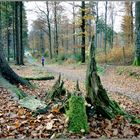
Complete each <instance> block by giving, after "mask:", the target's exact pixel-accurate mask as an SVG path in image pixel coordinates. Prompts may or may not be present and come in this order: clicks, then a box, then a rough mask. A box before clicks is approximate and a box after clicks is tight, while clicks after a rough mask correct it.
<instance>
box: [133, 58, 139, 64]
mask: <svg viewBox="0 0 140 140" xmlns="http://www.w3.org/2000/svg"><path fill="white" fill-rule="evenodd" d="M133 65H134V66H140V58H137V57H135V59H134V62H133Z"/></svg>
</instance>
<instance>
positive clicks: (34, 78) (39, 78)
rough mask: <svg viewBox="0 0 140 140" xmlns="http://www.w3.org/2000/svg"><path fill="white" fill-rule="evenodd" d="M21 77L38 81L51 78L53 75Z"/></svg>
mask: <svg viewBox="0 0 140 140" xmlns="http://www.w3.org/2000/svg"><path fill="white" fill-rule="evenodd" d="M23 78H24V79H26V80H38V81H41V80H53V79H54V76H48V77H23Z"/></svg>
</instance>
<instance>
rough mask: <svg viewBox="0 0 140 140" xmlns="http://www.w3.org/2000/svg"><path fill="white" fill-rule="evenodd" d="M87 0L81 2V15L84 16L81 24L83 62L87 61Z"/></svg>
mask: <svg viewBox="0 0 140 140" xmlns="http://www.w3.org/2000/svg"><path fill="white" fill-rule="evenodd" d="M85 8H86V7H85V1H82V4H81V11H82V12H81V17H82V24H81V30H82V44H81V46H82V47H81V62H82V63H85V43H86V42H85V41H86V38H85V24H86V23H85Z"/></svg>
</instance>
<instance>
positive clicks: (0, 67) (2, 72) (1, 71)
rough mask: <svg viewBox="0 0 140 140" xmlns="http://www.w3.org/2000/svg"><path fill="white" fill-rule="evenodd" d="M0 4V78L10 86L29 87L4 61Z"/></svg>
mask: <svg viewBox="0 0 140 140" xmlns="http://www.w3.org/2000/svg"><path fill="white" fill-rule="evenodd" d="M1 21H2V19H1V2H0V76H2V77H4V78H5V79H7V80H8V81H9V82H10V83H12V84H18V83H20V84H22V85H28V86H31V85H30V83H29V82H28V81H27V80H25V79H23V78H21V77H19V76H18V75H17V74H16V73H15V72H14V71H13V70H12V69H11V68H10V66H9V65H8V63H7V61H6V59H5V55H4V51H3V44H2V36H1V35H2V31H1V30H2V27H1Z"/></svg>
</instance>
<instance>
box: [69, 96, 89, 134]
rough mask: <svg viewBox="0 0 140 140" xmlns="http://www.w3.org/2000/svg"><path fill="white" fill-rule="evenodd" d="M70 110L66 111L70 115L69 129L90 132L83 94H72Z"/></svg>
mask: <svg viewBox="0 0 140 140" xmlns="http://www.w3.org/2000/svg"><path fill="white" fill-rule="evenodd" d="M68 108H69V109H68V111H66V114H67V116H68V117H69V125H68V129H69V131H72V132H75V133H80V132H85V133H86V132H88V129H89V127H88V121H87V115H86V109H85V102H84V98H83V97H82V96H76V95H72V96H71V97H70V99H69V100H68Z"/></svg>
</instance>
